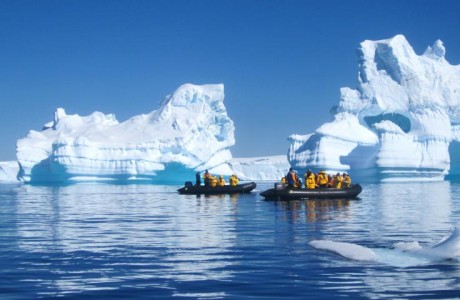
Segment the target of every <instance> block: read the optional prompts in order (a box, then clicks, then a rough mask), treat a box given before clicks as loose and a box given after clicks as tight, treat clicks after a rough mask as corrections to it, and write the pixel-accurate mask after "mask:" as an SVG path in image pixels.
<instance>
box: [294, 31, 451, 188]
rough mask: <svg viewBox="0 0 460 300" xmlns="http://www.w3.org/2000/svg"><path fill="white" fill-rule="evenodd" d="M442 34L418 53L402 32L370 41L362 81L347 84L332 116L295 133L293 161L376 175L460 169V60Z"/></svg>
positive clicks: (425, 175)
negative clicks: (449, 55) (451, 59)
mask: <svg viewBox="0 0 460 300" xmlns="http://www.w3.org/2000/svg"><path fill="white" fill-rule="evenodd" d="M445 53H446V50H445V48H444V45H443V43H442V42H441V41H440V40H437V41H436V42H435V43H434V44H433V46H431V47H428V48H427V49H426V51H425V53H423V54H422V55H417V54H416V53H415V52H414V50H413V49H412V47H411V46H410V45H409V43H408V42H407V40H406V38H405V37H404V36H402V35H397V36H395V37H393V38H391V39H387V40H379V41H368V40H367V41H364V42H362V43H361V45H360V47H359V49H358V56H359V73H358V75H359V76H358V85H357V88H356V89H351V88H347V87H345V88H342V89H341V90H340V93H341V99H340V103H339V104H338V105H337V106H336V107H334V108H333V109H332V114H333V120H332V121H331V122H329V123H325V124H323V125H322V126H320V127H319V128H318V129H317V130H316V131H315V132H314V133H313V134H308V135H297V134H296V135H291V136H290V137H289V140H290V142H291V145H290V149H289V152H288V159H289V162H290V164H291V165H292V166H293V167H294V168H295V169H297V170H304V169H307V168H310V169H314V170H319V169H326V170H328V171H330V172H338V171H346V172H350V173H351V174H352V175H353V177H354V178H355V179H359V180H366V179H369V180H371V181H399V180H414V179H415V180H443V179H444V177H445V175H447V174H450V175H458V174H460V157H459V153H460V66H458V65H456V66H453V65H450V64H449V63H448V62H447V61H446V59H445Z"/></svg>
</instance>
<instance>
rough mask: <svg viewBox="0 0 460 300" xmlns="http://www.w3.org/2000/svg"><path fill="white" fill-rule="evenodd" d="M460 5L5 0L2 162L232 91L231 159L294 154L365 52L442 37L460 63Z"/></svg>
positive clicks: (325, 116) (0, 38)
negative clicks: (181, 90)
mask: <svg viewBox="0 0 460 300" xmlns="http://www.w3.org/2000/svg"><path fill="white" fill-rule="evenodd" d="M459 12H460V1H455V0H452V1H439V0H437V1H427V0H419V1H415V0H413V1H407V0H386V1H370V0H366V1H358V0H355V1H351V0H350V1H344V0H343V1H338V0H336V1H308V0H303V1H297V0H279V1H270V0H254V1H250V0H244V1H243V0H220V1H219V0H213V1H211V0H164V1H163V0H157V1H154V0H149V1H136V0H130V1H117V0H107V1H97V0H94V1H82V0H79V1H70V0H59V1H48V0H40V1H22V0H14V1H10V0H0V105H1V110H0V138H1V139H2V143H1V146H0V161H4V160H15V159H16V157H15V154H16V141H17V140H18V139H19V138H22V137H24V136H26V134H27V132H28V131H29V130H30V129H34V130H40V129H41V127H42V125H43V124H44V123H46V122H48V121H51V120H52V118H53V114H54V111H55V110H56V108H58V107H63V108H64V109H65V110H66V112H67V113H68V114H80V115H88V114H90V113H91V112H93V111H96V110H97V111H101V112H103V113H113V114H115V115H116V117H117V119H118V120H119V121H124V120H126V119H128V118H130V117H132V116H134V115H138V114H142V113H148V112H150V111H152V110H155V109H157V108H158V105H159V103H160V102H161V101H162V100H163V99H164V97H165V96H166V95H168V94H170V93H172V92H173V91H174V90H175V89H176V88H178V87H179V86H180V85H182V84H184V83H194V84H206V83H224V85H225V95H226V97H225V102H224V103H225V105H226V107H227V111H228V114H229V116H230V118H231V119H232V120H233V121H234V123H235V126H236V131H235V138H236V145H235V146H234V147H232V149H231V150H232V153H233V156H234V157H254V156H264V155H278V154H286V153H287V150H288V147H289V143H288V141H287V137H288V136H289V135H290V134H293V133H298V134H307V133H311V132H313V131H314V130H315V129H316V128H317V127H318V126H320V125H321V124H322V123H325V122H327V121H329V120H330V118H331V115H330V113H329V110H330V108H331V107H332V106H333V105H335V104H337V103H338V101H339V89H340V87H344V86H348V87H352V88H354V87H355V86H356V79H357V75H358V74H357V63H358V62H357V56H356V49H357V48H358V47H359V43H360V42H362V41H364V40H366V39H369V40H379V39H387V38H390V37H393V36H394V35H396V34H403V35H405V36H406V38H407V40H408V41H409V43H410V44H411V45H412V46H413V48H414V50H415V51H416V53H418V54H422V53H423V51H424V50H425V49H426V47H427V46H429V45H432V44H433V42H434V41H436V40H437V39H441V40H442V41H443V42H444V45H445V47H446V50H447V53H446V59H447V60H448V61H449V62H450V63H451V64H455V65H458V64H460V35H459V28H460V17H459Z"/></svg>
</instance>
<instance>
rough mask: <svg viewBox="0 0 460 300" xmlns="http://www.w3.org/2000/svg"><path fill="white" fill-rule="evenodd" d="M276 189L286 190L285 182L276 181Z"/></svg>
mask: <svg viewBox="0 0 460 300" xmlns="http://www.w3.org/2000/svg"><path fill="white" fill-rule="evenodd" d="M274 189H275V191H281V190H284V184H282V183H278V182H276V183H275V186H274Z"/></svg>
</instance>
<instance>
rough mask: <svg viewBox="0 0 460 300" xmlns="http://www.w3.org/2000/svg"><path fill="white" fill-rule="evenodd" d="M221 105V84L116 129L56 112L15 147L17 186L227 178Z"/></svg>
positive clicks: (229, 126) (228, 140)
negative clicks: (201, 175)
mask: <svg viewBox="0 0 460 300" xmlns="http://www.w3.org/2000/svg"><path fill="white" fill-rule="evenodd" d="M223 101H224V86H223V84H215V85H211V84H210V85H201V86H197V85H192V84H185V85H183V86H181V87H179V88H178V89H177V90H176V91H175V92H174V93H173V94H172V95H170V96H168V97H167V98H166V100H165V101H164V102H163V103H162V104H161V106H160V108H159V109H158V110H155V111H152V112H151V113H148V114H144V115H139V116H135V117H132V118H130V119H129V120H127V121H125V122H121V123H120V122H118V121H117V120H116V118H115V116H114V115H111V114H108V115H106V114H103V113H100V112H94V113H92V114H91V115H89V116H79V115H68V114H66V112H65V111H64V109H62V108H59V109H57V111H56V113H55V115H54V120H53V121H52V122H49V123H47V124H45V126H44V128H43V130H42V131H35V130H31V131H30V132H29V133H28V135H27V136H26V137H25V138H23V139H20V140H18V142H17V160H18V163H19V176H18V178H19V179H20V180H21V181H24V182H37V183H38V182H68V181H82V180H87V179H89V180H99V179H101V180H122V181H124V180H153V181H155V180H157V181H168V182H170V181H177V182H182V183H183V180H184V178H189V179H190V178H194V172H195V171H197V170H198V171H201V170H205V169H211V170H215V172H218V173H220V174H224V175H225V174H231V173H232V170H231V169H230V168H229V165H228V163H227V162H228V161H230V160H231V159H232V154H231V152H230V150H229V147H231V146H232V145H234V143H235V138H234V129H235V127H234V125H233V121H232V120H231V119H230V118H229V117H228V115H227V111H226V108H225V106H224V103H223Z"/></svg>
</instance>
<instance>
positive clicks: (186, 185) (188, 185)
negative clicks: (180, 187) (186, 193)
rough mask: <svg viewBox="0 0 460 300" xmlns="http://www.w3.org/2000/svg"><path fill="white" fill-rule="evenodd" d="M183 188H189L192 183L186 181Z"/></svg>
mask: <svg viewBox="0 0 460 300" xmlns="http://www.w3.org/2000/svg"><path fill="white" fill-rule="evenodd" d="M184 186H185V187H186V188H190V187H192V186H193V183H192V182H191V181H186V182H185V184H184Z"/></svg>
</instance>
